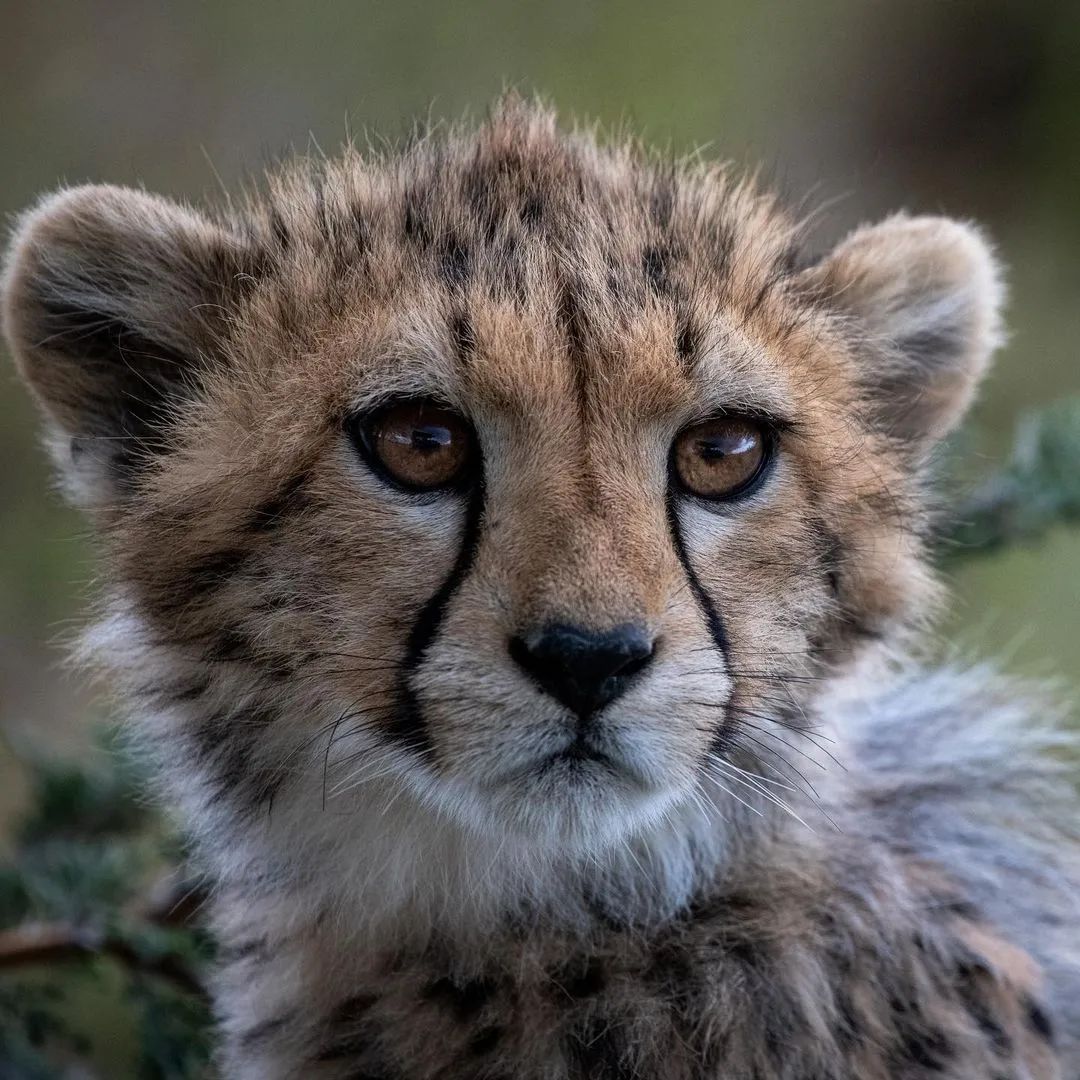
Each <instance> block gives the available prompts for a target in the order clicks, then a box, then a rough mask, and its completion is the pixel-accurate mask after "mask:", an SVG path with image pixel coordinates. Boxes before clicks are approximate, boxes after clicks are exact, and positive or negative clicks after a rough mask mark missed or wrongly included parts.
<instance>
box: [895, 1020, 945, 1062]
mask: <svg viewBox="0 0 1080 1080" xmlns="http://www.w3.org/2000/svg"><path fill="white" fill-rule="evenodd" d="M901 1038H902V1040H903V1049H902V1054H903V1057H904V1058H905V1059H906V1060H908V1061H912V1062H914V1063H915V1064H916V1065H919V1066H920V1067H922V1068H924V1069H930V1070H933V1071H934V1072H942V1071H943V1070H944V1069H945V1066H946V1062H947V1061H948V1060H949V1058H950V1057H952V1054H953V1048H952V1044H951V1043H950V1042H949V1040H948V1039H947V1038H946V1036H945V1035H944V1034H943V1033H942V1032H940V1031H925V1030H915V1029H909V1030H907V1031H906V1032H904V1033H903V1035H902V1036H901Z"/></svg>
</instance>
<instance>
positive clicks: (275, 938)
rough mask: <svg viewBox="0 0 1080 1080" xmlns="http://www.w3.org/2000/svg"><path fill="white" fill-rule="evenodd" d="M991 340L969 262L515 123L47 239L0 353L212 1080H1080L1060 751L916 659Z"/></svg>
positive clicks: (69, 194) (548, 122)
mask: <svg viewBox="0 0 1080 1080" xmlns="http://www.w3.org/2000/svg"><path fill="white" fill-rule="evenodd" d="M1001 298H1002V288H1001V284H1000V279H999V272H998V268H997V265H996V263H995V261H994V257H993V255H992V253H991V251H990V249H989V247H988V245H987V243H986V241H985V240H984V239H983V237H982V236H981V235H980V234H979V233H978V232H977V231H976V230H975V229H973V228H972V227H970V226H968V225H963V224H958V223H956V222H953V221H949V220H946V219H942V218H931V217H905V216H897V217H894V218H891V219H889V220H887V221H885V222H884V223H883V224H880V225H875V226H871V227H867V228H861V229H859V230H857V231H856V232H854V233H853V234H852V235H850V236H849V237H848V238H847V239H845V240H844V241H843V242H842V243H840V245H839V246H838V247H836V248H835V249H834V250H833V251H831V252H830V253H828V254H826V255H825V256H824V257H822V258H820V259H817V260H811V259H809V258H807V257H805V255H804V252H803V251H802V250H801V247H800V234H799V230H798V228H797V226H796V224H795V223H793V222H792V220H790V219H789V218H788V217H787V216H786V215H785V213H784V212H783V211H782V209H781V208H780V207H779V206H778V204H777V203H776V201H774V200H773V199H771V198H770V197H768V196H767V195H765V194H762V193H760V192H758V191H757V190H755V189H754V187H753V185H751V184H749V183H746V182H736V181H733V180H731V179H729V178H728V176H726V175H725V173H724V172H722V171H721V170H719V169H717V168H713V167H709V166H705V165H700V164H672V163H670V162H663V161H658V160H656V159H655V158H653V157H651V156H650V155H648V154H646V153H644V152H642V151H641V150H640V149H639V148H637V147H635V146H631V145H613V146H612V145H601V144H599V143H598V142H597V141H596V140H595V139H594V138H593V137H592V136H591V135H589V134H587V133H583V132H572V133H566V132H563V131H561V130H560V129H559V128H558V127H557V126H556V124H555V121H554V119H553V117H552V116H551V115H549V113H548V112H546V111H545V110H544V109H543V108H541V107H539V106H533V105H526V104H522V103H520V102H514V101H510V102H506V103H504V104H502V105H501V106H499V107H498V108H496V110H495V111H494V112H493V114H492V116H491V118H490V119H489V120H488V121H487V122H485V123H484V124H482V125H481V126H480V127H479V129H478V130H449V131H443V132H441V133H435V134H433V135H430V136H427V137H425V138H423V139H418V140H416V141H415V142H414V143H412V144H410V145H407V146H406V147H404V148H403V149H401V150H400V151H396V152H393V153H387V154H386V155H385V156H381V157H370V156H366V155H361V154H360V153H358V152H356V151H353V150H347V151H346V152H345V153H344V156H343V157H341V158H340V159H339V160H336V161H318V162H301V163H296V164H292V165H289V166H287V167H285V168H284V169H282V170H281V171H278V172H276V173H275V174H274V175H272V176H270V177H269V178H268V180H267V182H266V185H265V189H264V191H263V192H262V193H260V194H257V195H252V196H249V197H248V198H247V199H246V201H241V202H237V203H235V204H229V205H228V206H226V207H225V208H224V209H221V210H218V211H215V212H204V211H199V210H195V209H192V208H190V207H186V206H181V205H178V204H176V203H173V202H170V201H167V200H165V199H161V198H157V197H155V196H152V195H149V194H146V193H145V192H142V191H134V190H128V189H123V188H117V187H77V188H72V189H68V190H65V191H61V192H60V193H58V194H55V195H52V196H49V197H47V198H46V199H44V200H43V201H42V202H41V203H40V204H39V205H38V206H37V207H36V208H35V209H33V210H31V211H29V212H28V213H27V214H26V215H25V216H24V217H23V218H22V219H21V222H20V224H19V226H18V230H17V233H16V235H15V239H14V243H13V244H12V247H11V254H10V257H9V262H8V264H7V272H6V278H5V279H4V319H5V325H6V331H7V336H8V340H9V343H10V347H11V350H12V352H13V353H14V356H15V359H16V362H17V363H18V366H19V369H20V371H21V372H22V374H23V376H24V377H25V379H26V380H27V382H28V383H29V384H30V386H31V388H32V390H33V392H34V394H35V396H36V398H37V400H38V401H39V403H40V405H41V407H42V410H43V412H44V415H45V418H46V424H47V428H48V432H49V439H50V446H51V448H52V452H53V454H54V455H55V458H56V460H57V462H58V463H59V467H60V471H61V473H62V475H63V478H64V484H65V488H66V490H67V491H68V492H69V493H70V495H71V497H72V498H73V499H74V500H75V501H76V502H78V503H79V504H81V505H82V506H84V507H86V508H87V510H88V511H89V513H90V515H91V516H92V518H93V521H94V524H95V526H96V527H97V530H98V532H99V535H100V539H101V544H102V548H103V559H104V567H105V588H104V590H103V595H102V598H101V609H100V613H99V618H98V619H97V620H96V623H95V628H94V629H93V630H92V631H91V632H90V634H89V635H88V639H87V645H86V651H87V653H88V655H90V656H92V657H93V658H94V660H95V662H96V663H97V664H98V665H99V667H100V668H102V669H104V670H106V671H107V672H108V674H109V676H110V678H111V679H112V681H113V683H114V684H115V685H116V686H118V687H119V688H120V690H121V692H122V695H123V697H124V699H125V701H127V702H128V703H129V705H130V707H131V711H132V713H133V718H132V726H133V728H134V729H135V730H136V731H137V732H138V734H139V738H140V740H141V742H142V743H143V744H144V745H145V747H146V748H147V750H148V752H149V753H150V755H151V756H152V759H153V760H154V761H155V762H156V765H157V777H158V781H157V782H158V785H159V789H160V791H161V793H162V794H163V796H164V798H165V799H166V800H167V801H168V803H169V804H170V805H171V806H173V807H175V808H176V809H177V810H178V811H179V812H180V814H181V817H182V820H183V822H184V823H185V825H186V826H187V827H188V829H189V830H190V831H191V833H192V834H193V835H194V837H195V843H196V848H197V852H198V856H199V857H200V858H201V860H202V862H203V865H204V866H205V867H206V869H207V873H208V876H209V878H210V880H211V881H212V883H213V894H214V895H213V905H212V906H213V916H212V917H213V926H214V930H215V932H216V935H217V937H218V940H219V942H220V961H219V965H218V967H217V970H216V973H215V976H214V994H215V1000H216V1009H217V1014H218V1018H219V1022H220V1040H221V1049H220V1064H221V1069H222V1071H223V1073H224V1074H225V1075H226V1076H228V1077H238V1078H244V1080H273V1078H286V1077H290V1078H291V1077H303V1078H312V1080H346V1078H352V1080H436V1078H438V1080H455V1078H457V1080H466V1078H478V1080H564V1078H584V1077H602V1078H631V1077H638V1078H650V1080H696V1078H706V1077H708V1078H717V1080H718V1078H724V1080H774V1078H775V1080H887V1078H900V1080H915V1078H928V1077H934V1078H938V1080H941V1078H947V1080H991V1078H992V1080H1004V1078H1007V1077H1008V1078H1020V1077H1024V1078H1039V1080H1044V1078H1050V1077H1069V1078H1074V1077H1076V1076H1077V1072H1078V1070H1080V936H1078V934H1077V927H1078V926H1080V912H1078V911H1077V906H1078V893H1077V885H1078V883H1080V858H1078V852H1080V845H1078V843H1077V837H1076V830H1075V829H1074V826H1075V824H1076V821H1077V803H1076V799H1075V796H1074V792H1073V790H1072V788H1071V786H1070V783H1069V772H1068V766H1067V752H1070V751H1071V749H1072V747H1071V746H1070V745H1069V743H1070V740H1069V738H1068V737H1067V736H1066V735H1064V734H1062V733H1061V729H1060V728H1059V727H1057V726H1056V725H1057V723H1058V721H1059V720H1060V718H1059V717H1056V716H1055V715H1054V714H1053V709H1052V708H1051V707H1049V706H1047V705H1046V704H1044V703H1040V702H1035V701H1032V700H1029V699H1028V698H1026V697H1025V695H1024V694H1023V693H1018V692H1016V691H1015V690H1014V689H1013V688H1011V687H1010V686H1009V685H1007V684H1004V683H1002V682H1001V681H999V680H998V679H997V678H996V677H995V676H994V675H993V674H992V673H991V672H989V671H987V670H983V669H978V670H975V671H966V672H964V671H956V670H926V669H924V668H921V667H920V666H918V664H917V663H916V662H915V661H914V660H911V659H907V658H905V657H910V656H911V655H912V647H913V638H914V636H915V632H916V631H917V630H918V629H919V627H920V625H921V624H922V623H923V621H924V619H925V616H926V614H927V612H928V611H930V610H931V609H932V608H933V606H934V598H935V586H934V581H933V578H932V575H931V574H930V572H929V570H928V569H927V561H926V557H925V542H926V538H927V534H928V524H927V510H926V499H925V495H924V491H923V485H924V480H925V466H926V462H927V458H928V456H929V454H930V451H931V450H932V448H933V447H934V445H935V444H936V443H937V442H938V440H940V439H941V437H942V436H944V435H945V434H946V433H947V432H948V431H950V430H951V429H952V428H953V427H954V426H955V425H956V424H957V422H958V421H959V420H960V418H961V416H962V414H963V413H964V411H965V408H966V407H967V405H968V403H969V401H970V399H971V397H972V394H973V392H974V390H975V387H976V384H977V382H978V381H979V378H980V376H981V375H982V373H983V371H984V370H985V368H986V365H987V361H988V359H989V357H990V354H991V352H992V351H993V349H994V347H995V345H996V344H997V343H998V341H999V338H1000V325H999V307H1000V304H1001Z"/></svg>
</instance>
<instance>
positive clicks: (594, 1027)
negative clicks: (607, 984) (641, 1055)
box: [566, 1016, 645, 1080]
mask: <svg viewBox="0 0 1080 1080" xmlns="http://www.w3.org/2000/svg"><path fill="white" fill-rule="evenodd" d="M566 1051H567V1057H568V1058H569V1059H570V1062H571V1064H572V1065H573V1066H574V1068H575V1070H576V1071H572V1072H571V1073H570V1075H571V1077H573V1078H574V1080H579V1078H580V1080H630V1078H631V1077H639V1076H643V1075H645V1074H644V1073H642V1072H640V1071H639V1070H638V1069H637V1067H636V1064H635V1062H634V1061H633V1060H632V1059H631V1057H630V1052H629V1051H630V1047H629V1045H628V1043H627V1041H626V1039H625V1037H622V1036H621V1035H620V1025H619V1023H618V1020H617V1019H616V1018H614V1017H605V1016H591V1017H589V1019H588V1020H586V1021H585V1022H584V1023H581V1024H578V1025H577V1026H576V1027H574V1028H573V1029H572V1030H571V1031H570V1032H569V1034H568V1036H567V1039H566Z"/></svg>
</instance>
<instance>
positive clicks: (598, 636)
mask: <svg viewBox="0 0 1080 1080" xmlns="http://www.w3.org/2000/svg"><path fill="white" fill-rule="evenodd" d="M655 645H656V642H655V639H654V638H653V636H652V634H651V633H650V632H649V630H648V628H647V627H645V626H642V625H640V624H637V623H624V624H623V625H621V626H616V627H613V628H612V629H610V630H604V631H593V630H587V629H584V628H582V627H577V626H568V625H565V624H553V625H548V626H545V627H543V628H541V629H540V630H538V631H534V632H532V633H530V634H526V635H518V636H515V637H512V638H511V639H510V641H509V643H508V649H509V652H510V656H511V657H512V658H513V660H514V661H515V663H517V664H518V666H519V667H521V668H522V670H523V671H525V673H526V674H527V675H528V676H529V677H530V678H531V679H532V680H533V682H535V683H536V684H537V685H538V686H539V687H540V688H541V689H542V690H544V691H545V692H546V693H548V694H550V695H551V696H552V697H553V698H555V699H556V700H557V701H560V702H561V703H562V704H564V705H566V706H567V708H569V709H571V710H572V711H573V712H575V713H577V714H578V716H581V717H585V716H589V715H591V714H592V713H594V712H597V711H598V710H599V709H601V708H603V707H604V706H605V705H607V704H609V703H610V702H611V701H613V700H614V699H615V698H617V697H618V696H619V695H620V694H622V693H624V692H625V690H626V689H627V687H628V686H629V684H630V682H631V680H632V679H633V677H634V676H635V675H637V674H638V673H639V672H640V671H641V670H642V669H643V668H644V667H645V666H646V665H647V664H648V663H649V661H650V660H651V659H652V657H653V655H654V652H655Z"/></svg>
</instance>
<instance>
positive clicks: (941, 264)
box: [807, 214, 1005, 448]
mask: <svg viewBox="0 0 1080 1080" xmlns="http://www.w3.org/2000/svg"><path fill="white" fill-rule="evenodd" d="M807 274H808V276H809V283H810V285H811V286H812V287H813V288H814V289H816V290H819V291H821V292H822V293H824V295H826V296H828V297H829V298H830V299H831V300H832V302H833V303H834V304H835V305H836V306H837V307H838V308H840V309H841V310H842V311H844V312H846V313H847V314H849V315H850V316H852V317H854V318H855V319H856V320H857V321H858V323H859V324H860V326H861V328H862V331H863V333H864V335H865V337H866V339H867V344H868V345H869V346H870V349H869V350H868V351H869V352H870V353H871V354H872V355H871V356H870V357H868V358H867V359H866V361H865V362H866V365H867V366H866V370H865V372H864V376H863V383H864V386H865V388H866V391H867V397H868V399H869V400H870V402H871V405H872V408H873V409H874V412H875V414H876V416H877V418H878V419H879V421H880V422H881V423H882V425H883V426H884V427H885V428H886V430H888V431H889V432H890V433H891V434H894V435H896V436H898V437H900V438H902V439H904V440H906V441H908V442H909V443H912V444H914V445H916V446H917V447H919V448H925V447H927V446H929V445H930V444H932V443H934V442H936V441H937V440H938V439H940V438H942V437H943V436H944V435H946V434H948V432H949V431H951V430H952V429H953V428H954V427H955V426H956V425H957V424H958V423H959V422H960V420H961V419H962V417H963V415H964V413H965V412H966V411H967V409H968V407H969V406H970V404H971V401H972V398H973V396H974V393H975V389H976V387H977V386H978V384H979V381H980V380H981V378H982V376H983V375H984V374H985V372H986V369H987V367H988V366H989V362H990V358H991V356H992V355H993V352H994V350H995V349H996V348H997V347H998V346H999V345H1001V343H1002V341H1003V332H1002V324H1001V308H1002V305H1003V302H1004V295H1005V290H1004V287H1003V285H1002V281H1001V273H1000V269H999V267H998V264H997V261H996V259H995V257H994V254H993V251H992V249H991V247H990V245H989V243H988V242H987V241H986V239H985V238H984V237H983V235H982V234H981V233H980V232H979V230H978V229H976V228H975V227H974V226H972V225H968V224H964V223H961V222H958V221H953V220H951V219H949V218H941V217H908V216H906V215H903V214H900V215H897V216H895V217H892V218H889V219H888V220H886V221H884V222H882V223H881V224H879V225H872V226H867V227H863V228H860V229H857V230H856V231H855V232H853V233H852V234H851V235H850V236H848V237H847V238H846V239H845V240H843V241H842V242H841V243H840V244H839V246H838V247H836V248H835V249H834V250H833V251H832V252H831V253H830V254H829V255H828V256H826V258H825V259H824V260H822V261H821V262H820V263H818V264H817V265H816V266H814V267H813V268H811V269H810V270H809V271H807Z"/></svg>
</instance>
